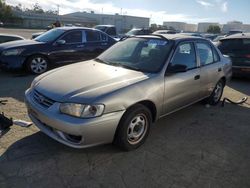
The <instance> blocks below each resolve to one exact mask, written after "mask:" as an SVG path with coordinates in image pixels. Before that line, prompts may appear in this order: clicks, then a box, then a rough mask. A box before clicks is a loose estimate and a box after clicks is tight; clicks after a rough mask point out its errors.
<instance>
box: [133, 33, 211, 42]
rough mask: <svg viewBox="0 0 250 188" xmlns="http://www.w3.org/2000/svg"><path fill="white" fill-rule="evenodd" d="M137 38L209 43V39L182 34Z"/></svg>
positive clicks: (152, 35)
mask: <svg viewBox="0 0 250 188" xmlns="http://www.w3.org/2000/svg"><path fill="white" fill-rule="evenodd" d="M135 37H141V38H158V39H159V38H164V39H166V40H174V41H178V40H204V41H209V40H208V39H205V38H201V37H195V36H189V35H182V34H179V33H177V34H151V35H139V36H135Z"/></svg>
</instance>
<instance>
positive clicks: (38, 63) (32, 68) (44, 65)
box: [26, 55, 49, 74]
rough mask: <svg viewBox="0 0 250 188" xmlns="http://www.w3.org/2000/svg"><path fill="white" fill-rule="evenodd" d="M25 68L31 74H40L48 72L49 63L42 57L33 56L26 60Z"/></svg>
mask: <svg viewBox="0 0 250 188" xmlns="http://www.w3.org/2000/svg"><path fill="white" fill-rule="evenodd" d="M26 66H27V69H28V71H29V72H31V73H32V74H42V73H44V72H46V71H47V70H48V68H49V61H48V59H47V58H46V57H44V56H42V55H34V56H31V57H30V58H29V59H28V61H27V64H26Z"/></svg>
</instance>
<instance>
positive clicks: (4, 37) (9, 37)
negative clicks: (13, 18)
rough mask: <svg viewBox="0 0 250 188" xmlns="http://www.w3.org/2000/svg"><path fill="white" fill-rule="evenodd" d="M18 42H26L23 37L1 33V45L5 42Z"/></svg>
mask: <svg viewBox="0 0 250 188" xmlns="http://www.w3.org/2000/svg"><path fill="white" fill-rule="evenodd" d="M16 40H24V38H23V37H21V36H18V35H10V34H1V33H0V44H1V43H4V42H10V41H16Z"/></svg>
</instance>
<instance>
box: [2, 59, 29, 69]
mask: <svg viewBox="0 0 250 188" xmlns="http://www.w3.org/2000/svg"><path fill="white" fill-rule="evenodd" d="M24 62H25V57H23V56H0V69H4V70H14V69H21V68H23V64H24Z"/></svg>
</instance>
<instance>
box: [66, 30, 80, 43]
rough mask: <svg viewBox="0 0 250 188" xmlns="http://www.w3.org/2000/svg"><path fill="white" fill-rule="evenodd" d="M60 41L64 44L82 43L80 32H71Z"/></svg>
mask: <svg viewBox="0 0 250 188" xmlns="http://www.w3.org/2000/svg"><path fill="white" fill-rule="evenodd" d="M61 40H65V42H66V44H71V43H81V42H82V31H72V32H70V33H67V34H66V35H64V36H63V37H62V38H61Z"/></svg>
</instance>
